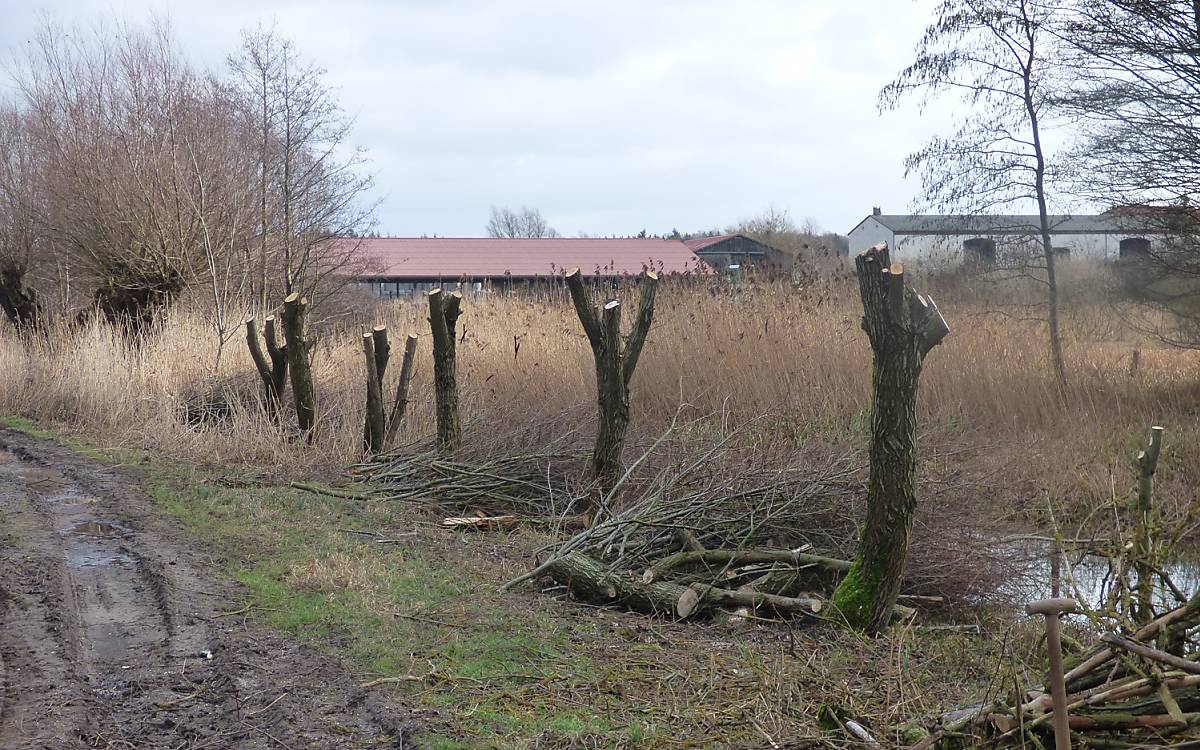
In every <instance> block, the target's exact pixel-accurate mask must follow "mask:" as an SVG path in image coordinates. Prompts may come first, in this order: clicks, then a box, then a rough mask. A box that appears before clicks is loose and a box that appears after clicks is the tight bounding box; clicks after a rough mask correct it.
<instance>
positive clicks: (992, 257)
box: [963, 237, 996, 267]
mask: <svg viewBox="0 0 1200 750" xmlns="http://www.w3.org/2000/svg"><path fill="white" fill-rule="evenodd" d="M963 262H964V263H966V264H967V265H971V266H984V267H986V266H994V265H996V241H995V240H993V239H990V238H988V237H972V238H971V239H969V240H963Z"/></svg>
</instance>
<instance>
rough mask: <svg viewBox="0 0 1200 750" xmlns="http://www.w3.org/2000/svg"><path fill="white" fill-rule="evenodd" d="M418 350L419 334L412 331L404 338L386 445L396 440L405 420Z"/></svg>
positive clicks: (388, 445) (385, 439) (385, 440)
mask: <svg viewBox="0 0 1200 750" xmlns="http://www.w3.org/2000/svg"><path fill="white" fill-rule="evenodd" d="M416 351H417V336H416V334H413V333H410V334H408V338H406V339H405V340H404V359H403V360H401V362H400V380H399V381H397V383H396V398H395V400H394V401H393V402H392V413H391V414H390V415H389V416H388V423H387V435H386V436H385V438H384V446H385V447H390V446H391V445H393V444H394V443H395V442H396V433H397V432H399V430H400V423H401V422H403V421H404V412H405V411H406V410H407V408H408V386H409V383H410V382H411V381H412V373H413V356H414V355H415V354H416Z"/></svg>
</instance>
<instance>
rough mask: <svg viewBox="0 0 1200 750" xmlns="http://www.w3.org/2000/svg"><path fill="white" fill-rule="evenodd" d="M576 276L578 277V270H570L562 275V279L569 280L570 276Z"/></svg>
mask: <svg viewBox="0 0 1200 750" xmlns="http://www.w3.org/2000/svg"><path fill="white" fill-rule="evenodd" d="M578 275H579V269H578V268H572V269H571V270H570V271H567V272H566V273H565V274H563V278H566V279H569V278H571V277H572V276H578Z"/></svg>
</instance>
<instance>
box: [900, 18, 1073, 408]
mask: <svg viewBox="0 0 1200 750" xmlns="http://www.w3.org/2000/svg"><path fill="white" fill-rule="evenodd" d="M1060 22H1061V16H1060V10H1059V9H1058V8H1057V7H1056V6H1054V5H1051V4H1050V3H1048V2H1042V0H943V2H942V3H941V5H940V6H939V7H938V9H937V20H935V21H934V23H933V24H932V25H930V26H929V27H928V29H926V31H925V36H924V38H923V39H922V40H921V42H920V44H919V45H918V47H917V54H916V59H915V60H914V61H913V63H912V64H911V65H909V66H908V67H907V68H905V69H904V70H903V71H902V72H901V73H900V75H899V76H898V77H897V78H896V80H894V81H893V82H892V83H890V84H888V85H887V86H886V87H885V88H884V89H883V91H882V92H880V105H881V107H883V108H886V109H894V108H895V107H897V106H899V104H900V102H901V101H903V100H904V99H905V98H906V97H907V96H909V95H911V94H913V93H920V94H923V95H924V99H923V100H922V101H923V102H925V101H928V100H929V99H930V98H932V97H937V96H941V95H948V94H955V95H958V96H959V97H960V99H961V100H962V102H963V103H964V104H966V105H967V107H968V116H967V117H966V119H965V121H964V122H963V123H962V125H961V126H960V127H959V128H958V130H957V131H955V132H954V133H953V134H951V135H949V136H945V137H936V138H934V139H933V140H931V141H930V142H929V143H928V144H926V145H925V147H923V148H922V149H920V150H919V151H916V152H915V153H913V154H912V155H911V156H909V158H908V160H907V161H906V165H905V166H906V169H907V172H908V173H910V174H912V173H915V174H918V175H919V176H920V178H921V182H922V186H923V189H924V193H925V198H926V199H927V200H928V202H930V203H931V204H932V205H933V206H935V207H937V208H938V209H940V210H943V211H945V212H948V213H964V214H993V213H1014V212H1015V210H1016V209H1020V208H1022V207H1026V206H1033V207H1035V208H1036V211H1037V216H1038V219H1037V225H1036V226H1030V227H1025V226H1020V227H1013V226H1008V225H1004V226H997V227H994V229H995V230H1003V231H1004V232H1005V233H1014V232H1015V233H1016V234H1027V235H1028V236H1029V237H1030V238H1032V239H1033V240H1034V242H1033V245H1034V246H1035V247H1036V251H1035V252H1034V253H1025V252H1021V251H1020V250H1019V249H1018V251H1017V252H1016V253H1015V255H1016V256H1017V257H1016V258H1015V260H1016V261H1017V263H1018V270H1019V271H1020V272H1022V273H1025V274H1027V275H1029V276H1030V277H1031V278H1034V279H1036V280H1037V281H1039V282H1041V283H1043V284H1044V285H1045V288H1046V310H1047V313H1046V321H1047V324H1048V328H1049V346H1050V360H1051V363H1052V365H1053V367H1054V374H1055V377H1056V378H1057V380H1058V382H1059V384H1060V385H1065V383H1066V380H1067V373H1066V365H1065V363H1064V359H1063V348H1062V337H1061V334H1060V331H1059V300H1058V283H1057V276H1056V269H1055V255H1054V246H1053V243H1052V241H1051V238H1050V232H1051V229H1052V221H1053V219H1052V217H1051V216H1050V213H1049V203H1050V198H1049V185H1050V182H1051V180H1052V178H1053V177H1054V176H1055V169H1054V166H1053V165H1052V163H1051V160H1050V155H1049V149H1048V148H1047V146H1046V143H1045V140H1044V137H1043V136H1044V134H1045V133H1046V132H1047V131H1048V130H1049V129H1051V128H1054V127H1056V126H1058V125H1060V124H1061V123H1060V122H1059V120H1058V117H1059V110H1058V107H1057V102H1058V97H1057V95H1056V92H1057V91H1058V89H1059V88H1060V84H1059V76H1060V73H1061V70H1060V68H1059V67H1058V66H1057V65H1056V61H1057V60H1058V55H1060V54H1061V44H1060V43H1059V40H1058V36H1057V34H1056V33H1055V32H1054V30H1055V28H1056V25H1057V24H1059V23H1060ZM985 234H986V232H985Z"/></svg>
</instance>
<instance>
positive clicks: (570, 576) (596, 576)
mask: <svg viewBox="0 0 1200 750" xmlns="http://www.w3.org/2000/svg"><path fill="white" fill-rule="evenodd" d="M677 536H678V537H679V542H680V547H681V548H682V549H681V551H679V552H677V553H675V554H672V555H669V556H667V557H664V558H661V559H659V560H657V561H655V562H654V563H652V564H651V565H649V566H648V567H646V568H645V569H644V570H643V571H641V572H640V573H639V572H635V571H629V570H622V569H620V568H614V567H613V566H611V565H608V564H605V563H604V562H602V561H600V560H598V559H596V558H595V557H592V556H590V555H587V554H584V553H583V552H579V551H571V550H565V551H560V553H559V554H556V555H555V556H553V557H551V558H550V559H549V560H547V561H546V562H544V563H542V564H541V565H540V566H538V567H537V568H535V569H534V570H532V571H530V572H529V573H527V574H525V575H523V576H521V577H520V578H517V579H515V580H513V581H510V582H509V583H508V584H506V588H507V587H511V586H513V585H516V584H517V583H520V582H522V581H526V580H530V579H532V578H536V577H538V576H542V575H545V576H548V577H550V578H551V579H552V580H554V581H555V582H556V583H558V584H561V585H563V586H566V587H567V588H568V589H569V590H570V591H571V593H572V594H573V595H574V596H575V597H576V598H578V599H582V600H584V601H588V602H593V603H596V604H612V605H616V606H622V607H626V608H628V609H631V610H634V611H635V612H644V613H648V614H658V615H665V616H668V617H674V618H677V619H681V620H682V619H687V618H688V617H691V616H693V615H696V614H699V613H704V612H712V611H714V610H718V609H729V610H732V611H733V612H734V614H735V615H739V616H743V617H745V616H748V615H750V614H752V613H754V612H758V613H760V614H766V615H770V616H781V617H795V616H802V617H822V616H823V613H824V612H825V611H826V606H827V600H826V599H825V598H823V596H822V595H821V594H820V593H815V592H827V591H831V590H832V589H833V586H834V584H835V583H836V581H837V580H838V579H839V578H840V577H841V576H843V575H844V574H845V573H846V571H848V570H849V569H850V563H849V562H848V561H846V560H838V559H835V558H831V557H824V556H821V555H816V554H812V553H811V552H810V551H808V550H807V549H805V548H801V549H795V550H781V549H744V550H733V549H705V548H703V547H701V546H699V545H698V544H696V543H695V542H694V540H692V539H691V538H690V535H689V534H688V533H687V532H679V533H678V534H677ZM902 598H904V597H902ZM910 598H913V599H917V598H918V597H910ZM913 614H914V611H913V610H912V609H911V608H910V607H907V606H903V605H897V606H896V615H897V616H898V617H904V618H908V617H912V615H913Z"/></svg>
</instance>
